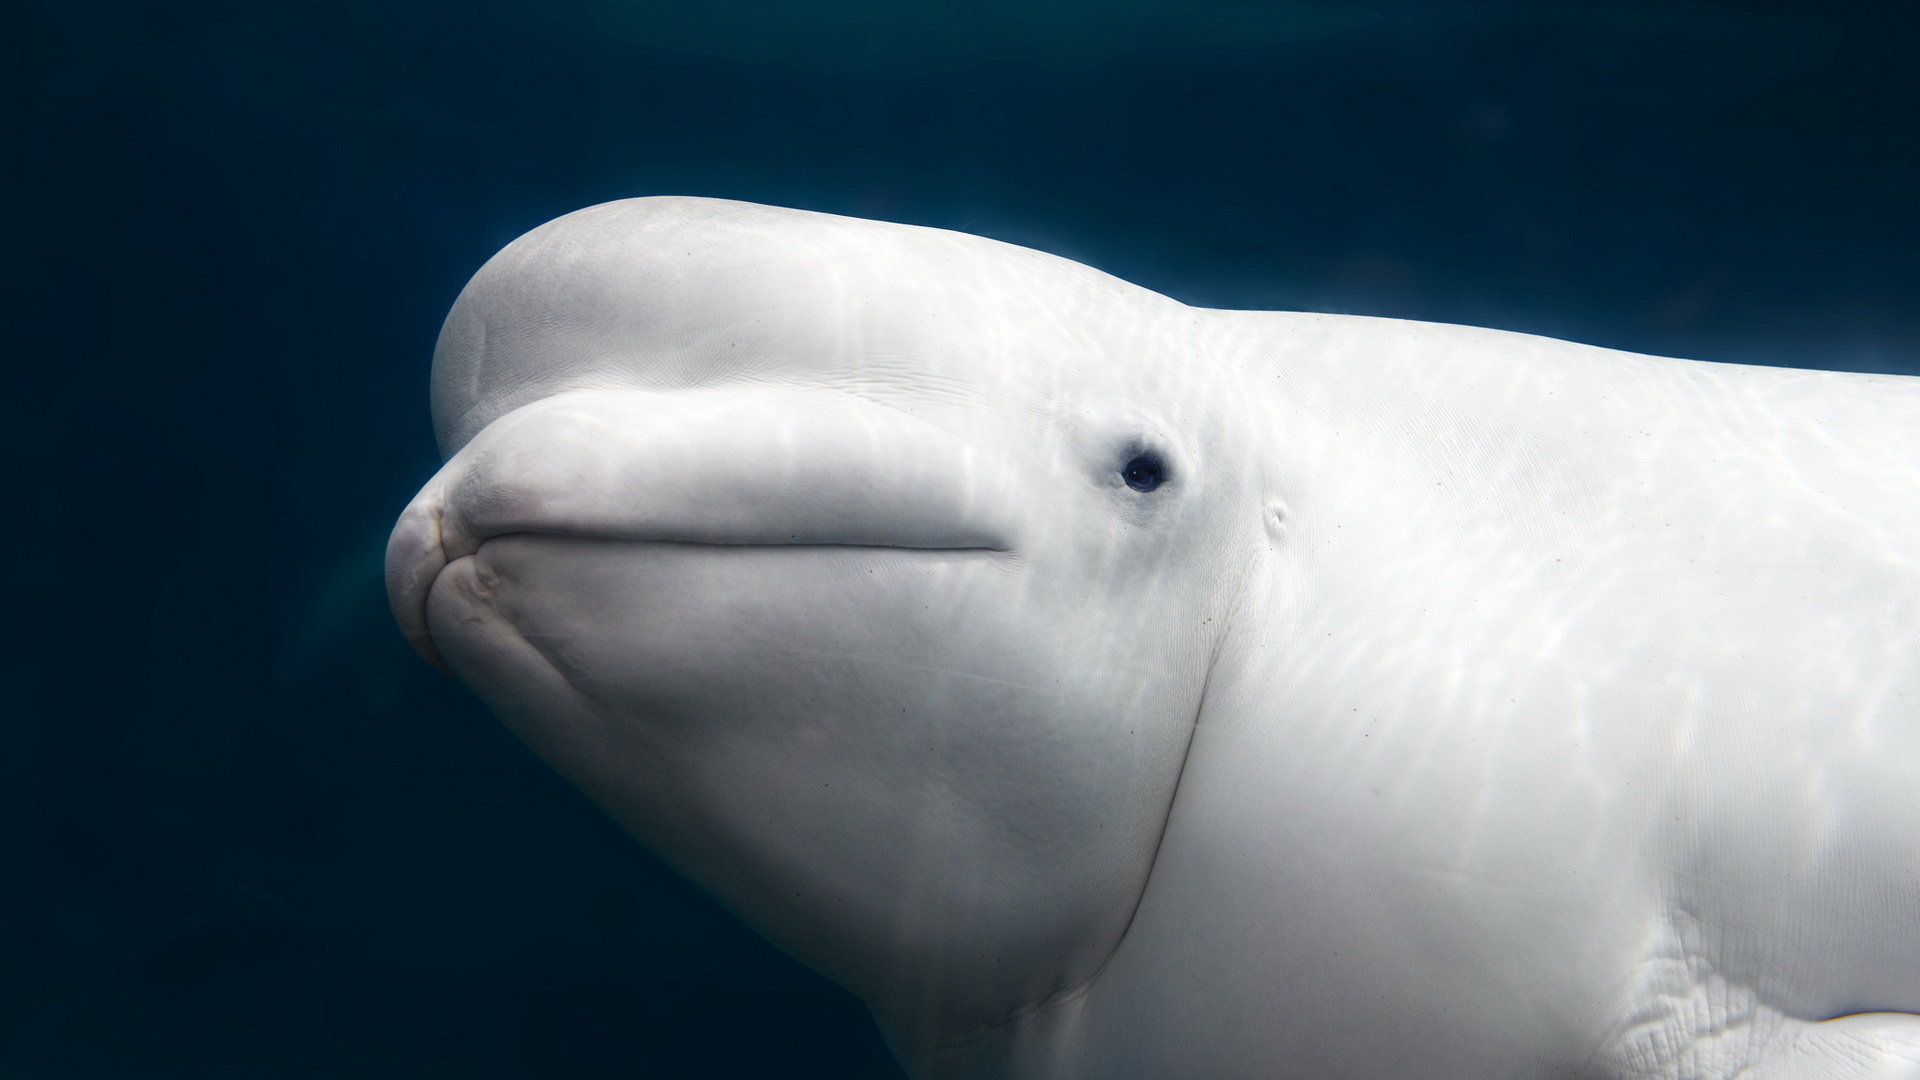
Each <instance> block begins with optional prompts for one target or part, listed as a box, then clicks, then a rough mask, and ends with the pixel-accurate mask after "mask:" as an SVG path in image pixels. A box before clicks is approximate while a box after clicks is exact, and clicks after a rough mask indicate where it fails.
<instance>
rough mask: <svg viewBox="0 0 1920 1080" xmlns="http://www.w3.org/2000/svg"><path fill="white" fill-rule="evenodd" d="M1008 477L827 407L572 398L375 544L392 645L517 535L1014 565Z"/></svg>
mask: <svg viewBox="0 0 1920 1080" xmlns="http://www.w3.org/2000/svg"><path fill="white" fill-rule="evenodd" d="M1015 479H1016V478H1015V474H1014V470H1013V469H1012V468H1011V466H1010V465H1009V464H1008V463H1006V462H1004V461H1002V460H1000V459H999V458H998V456H997V455H994V454H991V453H986V452H982V451H981V450H980V449H979V448H977V447H975V446H973V445H970V444H969V443H967V442H964V441H962V440H961V439H960V438H958V437H956V436H954V435H952V434H950V433H949V432H947V431H945V430H943V429H941V428H938V427H936V426H934V425H932V424H928V423H926V422H924V421H921V420H918V419H916V418H914V417H912V416H910V415H908V414H906V413H904V412H901V411H899V410H896V409H891V408H888V407H885V406H882V405H877V404H874V403H872V402H868V401H865V400H861V399H856V398H852V397H849V396H847V395H842V394H819V393H802V392H798V391H786V392H771V391H769V392H742V391H739V390H735V389H728V390H697V391H682V392H675V393H644V392H627V391H606V392H599V391H575V392H571V393H566V394H561V395H557V396H555V397H551V398H547V399H544V400H542V401H539V402H535V403H533V404H530V405H526V406H523V407H521V408H519V409H517V410H515V411H513V412H511V413H509V414H507V415H506V416H503V417H501V418H499V419H498V420H496V421H494V422H493V423H492V424H490V425H488V427H487V428H486V429H485V430H483V431H482V432H480V433H479V434H478V435H477V436H475V437H474V439H473V440H472V441H471V442H469V443H468V444H467V445H466V446H465V447H464V448H462V449H461V450H460V452H459V453H457V454H455V455H454V456H453V458H452V459H451V460H449V461H448V462H447V464H446V465H445V466H444V467H443V468H442V469H441V470H440V472H439V473H438V474H437V475H436V476H434V478H433V479H432V480H431V481H429V482H428V483H427V485H426V486H425V487H424V488H423V489H422V490H421V491H420V493H419V494H418V495H416V496H415V497H414V499H413V501H412V503H411V504H409V505H408V507H407V509H406V511H405V512H404V513H402V515H401V516H400V520H399V523H398V524H397V525H396V526H395V527H394V530H393V535H392V537H391V539H390V540H389V541H388V545H387V566H386V573H387V595H388V600H389V602H390V603H391V604H392V607H393V613H394V617H395V619H396V620H398V622H399V624H400V627H401V629H402V631H403V632H404V633H405V634H406V637H407V640H408V642H409V643H410V644H412V645H413V647H414V649H415V650H416V651H418V652H419V653H420V654H421V655H422V656H424V657H425V658H426V659H428V660H429V661H431V662H432V663H434V664H435V665H437V666H439V667H440V668H441V669H442V670H446V668H447V665H446V663H445V661H444V660H443V659H442V657H441V655H440V652H439V649H438V648H437V647H436V646H435V644H434V641H433V636H432V633H431V630H430V628H429V626H428V620H427V599H428V596H429V594H430V593H431V592H432V590H433V586H434V583H435V582H436V581H437V580H439V577H440V574H441V572H442V571H443V570H444V569H446V567H447V566H448V565H449V564H450V563H453V562H454V561H456V560H458V559H460V558H462V557H465V556H469V555H473V554H474V553H475V552H477V551H478V550H479V549H480V546H481V545H482V544H484V543H486V542H487V541H488V540H490V539H493V538H495V537H500V536H508V535H515V534H542V535H557V536H574V537H583V538H592V539H602V540H630V541H653V542H667V543H681V544H708V545H723V546H754V547H765V546H789V545H815V546H842V547H882V548H909V549H926V550H947V551H953V550H976V551H1002V552H1005V551H1013V550H1014V549H1015V547H1016V536H1015V521H1016V520H1017V515H1016V514H1015V512H1014V510H1015V508H1014V506H1013V497H1014V494H1015V492H1014V486H1015Z"/></svg>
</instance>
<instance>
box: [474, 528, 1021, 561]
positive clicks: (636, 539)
mask: <svg viewBox="0 0 1920 1080" xmlns="http://www.w3.org/2000/svg"><path fill="white" fill-rule="evenodd" d="M523 536H527V537H541V538H551V539H559V540H588V541H594V542H598V543H607V544H658V545H661V546H665V547H702V548H730V549H743V548H751V549H762V550H769V551H781V550H789V549H793V548H830V549H834V548H837V549H842V550H848V551H926V552H979V553H982V554H988V555H1012V554H1014V553H1015V549H1014V547H1013V545H1011V544H980V543H965V542H960V543H952V544H915V543H901V542H898V541H880V540H875V541H858V540H802V539H799V538H797V537H796V538H794V539H790V540H772V539H763V538H758V537H756V538H754V539H751V540H712V539H705V538H699V539H692V538H688V537H679V536H617V535H607V534H604V533H586V532H565V531H546V530H540V529H521V530H516V531H514V532H507V533H497V534H495V535H493V536H489V537H487V538H486V539H484V540H482V541H481V542H480V543H479V544H478V545H477V546H476V547H475V548H474V551H476V552H477V551H479V549H480V548H483V547H485V546H486V545H488V544H490V543H492V542H494V541H495V540H504V539H507V538H509V537H523Z"/></svg>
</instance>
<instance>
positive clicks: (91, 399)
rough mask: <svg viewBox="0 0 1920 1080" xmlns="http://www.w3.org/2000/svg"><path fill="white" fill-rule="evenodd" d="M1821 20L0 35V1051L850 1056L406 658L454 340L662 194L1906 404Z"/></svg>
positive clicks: (1889, 303)
mask: <svg viewBox="0 0 1920 1080" xmlns="http://www.w3.org/2000/svg"><path fill="white" fill-rule="evenodd" d="M1896 10H1897V9H1895V8H1892V7H1888V8H1881V7H1877V6H1852V7H1849V6H1846V5H1839V4H1834V3H1821V4H1789V3H1752V4H1743V5H1739V6H1714V7H1706V6H1692V5H1689V4H1684V3H1659V4H1654V3H1643V4H1619V5H1612V6H1604V7H1603V6H1598V5H1585V4H1578V3H1553V4H1540V5H1535V6H1532V7H1529V6H1527V5H1476V4H1444V3H1431V4H1417V5H1401V6H1397V7H1381V8H1367V7H1361V6H1356V5H1333V6H1329V7H1323V8H1309V7H1306V6H1304V5H1297V4H1296V5H1288V4H1283V3H1262V2H1258V0H1244V2H1242V0H1212V2H1201V0H1192V2H1187V3H1177V4H1176V3H1173V2H1172V0H1151V2H1149V0H1132V2H1120V0H1115V2H1111V3H1105V4H1095V3H1091V2H1087V0H1074V2H1067V0H1053V2H1051V3H1048V2H1034V3H1028V4H1024V5H1016V4H1013V3H1010V2H1007V3H1001V2H985V0H983V2H982V3H980V4H977V5H972V6H964V7H963V6H959V5H955V6H952V7H951V8H949V7H948V6H947V5H944V4H939V3H934V2H932V0H918V2H910V0H901V2H899V3H892V4H882V3H879V2H877V0H875V2H871V3H864V4H861V3H849V4H842V5H839V6H838V7H835V6H831V5H825V4H810V5H803V4H800V3H797V2H794V0H760V2H757V3H749V2H747V0H715V2H713V3H708V4H704V5H703V4H693V3H689V4H686V5H674V6H668V5H651V6H649V5H647V4H643V3H629V2H624V0H578V2H573V3H563V2H558V0H550V2H543V3H532V2H527V3H519V2H512V0H492V2H486V0H472V2H464V3H462V2H454V0H430V2H416V3H400V4H382V3H372V2H362V0H353V2H332V3H321V2H317V0H315V2H296V3H274V4H256V3H241V2H238V0H235V2H230V3H175V2H168V0H160V2H151V3H140V2H131V0H98V2H77V0H75V2H59V3H53V2H45V0H28V2H26V3H25V4H24V5H23V6H16V7H12V8H10V9H8V10H7V11H6V12H4V13H0V20H4V21H3V22H0V50H4V52H5V57H6V58H5V62H4V64H3V65H0V77H4V79H5V83H4V92H3V93H4V97H3V98H0V106H3V108H4V112H3V115H4V122H5V124H6V128H7V132H8V135H7V142H6V148H7V150H8V152H9V157H8V158H7V164H6V166H5V170H4V173H0V176H4V180H0V183H4V184H5V185H6V187H7V195H8V198H7V206H8V207H9V210H10V213H9V214H8V215H7V226H6V230H7V232H6V237H7V238H6V244H5V248H4V251H5V258H4V259H0V275H4V279H5V280H4V286H3V287H0V304H4V318H5V328H6V333H5V336H4V338H0V340H3V341H4V345H0V357H4V359H3V360H0V365H3V366H0V371H4V374H5V382H4V391H0V463H3V467H4V470H5V472H4V476H5V479H6V487H5V496H4V498H3V499H0V506H4V507H5V508H6V517H5V528H4V529H0V544H3V545H4V548H3V549H0V583H3V586H0V587H3V588H4V609H3V610H4V611H5V614H6V617H5V619H4V620H3V625H4V648H3V651H0V675H3V678H4V687H5V691H4V692H5V699H4V700H5V705H4V706H0V717H4V719H0V1073H3V1074H5V1075H8V1076H31V1077H115V1078H134V1077H141V1078H144V1077H215V1076H246V1077H317V1076H356V1077H415V1076H420V1077H441V1076H446V1077H455V1076H458V1077H541V1078H558V1080H564V1078H572V1077H602V1076H607V1077H612V1076H620V1077H645V1076H676V1077H677V1076H702V1077H733V1076H740V1077H766V1076H782V1077H805V1076H833V1077H887V1076H894V1075H897V1071H896V1070H895V1067H894V1066H893V1065H892V1063H891V1061H890V1059H889V1058H888V1057H887V1056H886V1052H885V1050H884V1048H883V1047H882V1046H881V1045H880V1044H879V1042H878V1039H877V1037H876V1036H875V1035H874V1033H873V1031H872V1029H871V1025H870V1024H869V1022H868V1021H867V1019H866V1017H865V1014H864V1012H863V1011H862V1009H861V1008H860V1006H859V1004H858V1003H857V1002H855V1001H854V1000H852V999H851V998H849V997H847V996H846V995H845V994H843V993H841V992H840V991H838V990H837V989H835V988H834V987H832V986H831V985H829V984H827V983H825V982H824V981H822V980H820V979H818V978H817V977H815V976H813V975H811V974H810V973H808V972H806V971H805V970H803V969H801V968H799V967H798V966H797V965H795V964H794V963H792V962H791V961H789V960H787V959H785V958H784V957H783V956H781V955H780V954H779V953H777V952H775V951H774V950H772V949H771V948H769V947H768V946H766V945H765V944H763V943H761V942H760V941H758V939H756V938H755V937H754V936H753V935H752V934H751V933H750V932H748V931H746V930H745V929H743V928H742V927H741V926H740V925H739V924H737V923H736V922H734V921H733V920H732V919H731V918H729V917H728V916H727V915H725V914H724V913H723V912H721V911H719V910H718V909H717V908H715V907H714V906H713V905H711V904H710V903H708V902H707V901H706V900H705V899H703V898H702V897H701V896H700V895H698V894H697V893H695V892H693V891H692V890H691V889H689V888H688V887H686V886H685V885H683V884H681V883H679V882H678V881H677V880H676V879H674V878H673V876H672V875H671V874H669V873H667V872H666V871H664V870H663V869H662V868H661V867H660V866H659V865H658V864H656V863H655V862H654V861H652V860H651V859H650V858H649V857H648V856H647V855H645V854H644V853H642V852H641V851H639V850H638V849H637V848H636V846H635V845H634V844H632V843H631V842H630V841H628V840H627V839H626V838H625V837H624V836H623V835H622V834H621V833H620V832H618V831H617V830H616V829H614V828H613V827H612V826H611V825H609V824H608V823H606V822H605V821H603V820H602V819H601V817H600V816H599V815H598V814H597V813H596V812H595V811H594V810H593V809H592V808H591V807H589V806H588V805H587V804H586V803H585V801H584V800H583V799H582V798H581V797H579V796H578V795H577V794H575V793H574V792H573V791H572V790H571V789H570V788H569V787H567V785H565V784H564V783H562V782H560V781H558V780H557V779H555V778H553V777H551V776H550V775H548V773H547V772H546V771H545V769H544V768H543V767H542V766H540V765H539V764H538V763H537V762H535V761H534V760H533V759H532V758H531V757H530V755H528V754H527V753H526V752H525V751H524V750H522V749H521V748H520V747H519V746H518V745H517V744H515V743H514V742H513V741H512V740H511V739H509V738H508V737H506V736H505V735H504V734H503V733H502V732H501V731H499V730H497V728H496V726H495V725H494V723H493V721H492V720H491V719H490V718H489V717H488V716H487V715H486V714H485V713H484V712H483V711H482V710H481V709H480V708H479V706H478V705H477V704H476V703H475V702H474V700H473V699H472V698H471V697H470V696H469V695H468V694H467V693H465V692H464V691H463V690H462V689H461V688H459V687H458V686H457V685H455V684H453V683H452V682H450V681H448V680H445V679H442V678H441V677H439V676H438V675H436V674H434V673H433V672H432V671H431V670H430V669H428V668H427V667H426V665H425V664H423V663H420V662H418V661H417V660H416V659H415V658H414V657H413V656H412V655H411V654H410V653H409V652H408V651H407V650H406V647H405V646H404V645H403V644H402V643H401V641H400V639H399V637H398V635H397V633H396V632H395V631H394V630H393V629H392V628H391V626H390V625H389V622H388V619H387V615H386V613H385V605H384V602H383V599H382V596H381V593H380V586H379V577H378V563H379V553H380V545H381V543H382V542H383V540H384V537H385V533H386V530H387V528H388V527H389V525H390V523H391V522H392V520H393V518H394V516H395V514H396V513H397V511H398V510H399V508H400V507H401V506H402V505H403V504H404V503H405V501H406V500H407V498H408V497H409V496H410V495H411V494H412V493H413V491H414V490H415V489H416V487H417V486H418V485H419V484H420V482H421V481H423V480H424V479H425V478H426V477H427V476H429V475H430V474H431V473H432V471H433V469H434V468H435V465H436V456H435V453H434V450H433V444H432V439H431V436H430V432H429V426H428V418H427V402H426V374H427V367H428V361H429V355H430V350H431V347H432V344H433V339H434V335H435V333H436V331H437V330H438V327H439V321H440V319H441V316H442V315H443V314H444V312H445V311H446V309H447V306H448V305H449V304H450V303H451V301H452V300H453V297H454V295H455V293H456V292H457V291H458V289H459V288H460V286H461V284H462V283H463V282H464V281H465V279H466V277H467V276H468V275H469V274H470V273H471V272H472V271H473V270H474V269H475V268H476V267H477V266H478V265H479V264H480V263H481V261H482V260H484V259H485V258H486V257H487V256H488V255H489V254H490V253H492V252H493V251H494V250H495V249H496V248H497V247H499V246H500V245H501V244H503V243H505V242H506V241H507V240H509V239H511V238H512V237H513V236H515V235H516V234H518V233H520V232H521V231H523V230H525V229H528V228H530V227H532V226H534V225H536V224H538V223H540V222H541V221H543V220H546V219H547V218H550V217H552V216H554V215H557V214H559V213H562V212H565V211H567V210H571V209H574V208H576V207H579V206H582V205H585V204H588V203H592V202H596V201H600V200H605V199H611V198H617V197H622V196H629V195H640V194H648V193H662V192H674V193H688V194H701V195H717V196H727V197H733V198H742V199H752V200H757V201H763V202H772V203H780V204H785V205H790V206H800V207H807V208H812V209H818V210H826V211H832V212H837V213H847V214H858V215H865V216H873V217H883V218H889V219H893V220H899V221H910V222H917V223H923V224H929V225H937V226H941V227H945V228H952V229H963V230H968V231H973V232H978V233H983V234H986V235H990V236H996V237H1000V238H1004V239H1008V240H1013V241H1016V242H1019V243H1025V244H1030V245H1033V246H1037V247H1041V248H1046V249H1049V250H1052V251H1056V252H1059V253H1061V254H1065V255H1068V256H1070V257H1073V258H1077V259H1081V260H1083V261H1086V262H1090V263H1093V264H1094V265H1097V266H1100V267H1102V268H1104V269H1107V270H1109V271H1112V272H1113V273H1116V274H1119V275H1121V276H1123V277H1127V278H1130V279H1132V280H1134V281H1137V282H1140V283H1142V284H1145V285H1148V286H1150V287H1153V288H1156V289H1160V290H1162V291H1164V292H1167V293H1170V294H1172V295H1174V296H1176V297H1179V298H1181V299H1184V300H1188V301H1191V302H1196V303H1203V304H1211V305H1221V306H1241V307H1303V308H1315V309H1321V310H1332V311H1348V312H1364V313H1372V314H1383V315H1395V316H1406V317H1413V318H1422V319H1439V320H1447V321H1457V322H1470V323H1479V324H1485V325H1492V326H1500V327H1506V328H1511V329H1518V330H1527V331H1533V332H1539V333H1547V334H1553V335H1556V336H1562V337H1569V338H1575V339H1578V340H1582V341H1587V342H1592V343H1596V344H1601V345H1608V346H1613V347H1618V348H1626V349H1634V350H1639V351H1646V352H1656V353H1666V354H1674V355H1682V356H1692V357H1699V358H1706V359H1719V360H1735V361H1747V362H1760V363H1776V364H1793V365H1803V366H1819V367H1835V368H1849V369H1859V370H1874V371H1902V372H1915V371H1920V306H1916V303H1915V299H1916V297H1917V296H1920V257H1917V256H1916V252H1920V126H1916V125H1915V124H1914V123H1913V117H1914V116H1916V115H1920V76H1916V74H1915V72H1916V68H1915V66H1914V65H1913V64H1912V62H1911V57H1912V56H1913V55H1914V54H1915V48H1914V46H1915V45H1916V44H1917V43H1920V41H1917V40H1916V34H1915V32H1914V30H1915V27H1914V25H1913V23H1912V22H1911V21H1908V20H1906V19H1905V18H1903V17H1900V16H1898V15H1896V14H1895V11H1896Z"/></svg>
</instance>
